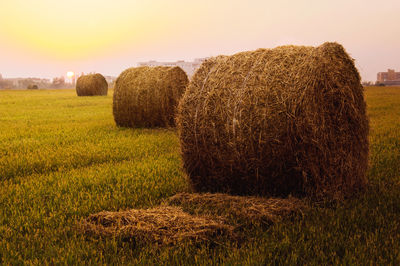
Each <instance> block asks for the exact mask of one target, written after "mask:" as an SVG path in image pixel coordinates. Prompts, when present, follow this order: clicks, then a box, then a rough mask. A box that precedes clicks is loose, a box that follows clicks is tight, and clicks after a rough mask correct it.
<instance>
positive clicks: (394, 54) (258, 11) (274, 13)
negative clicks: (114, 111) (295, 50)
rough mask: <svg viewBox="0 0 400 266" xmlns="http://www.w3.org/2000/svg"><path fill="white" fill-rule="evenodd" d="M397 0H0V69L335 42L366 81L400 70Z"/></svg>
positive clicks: (127, 63) (25, 73)
mask: <svg viewBox="0 0 400 266" xmlns="http://www.w3.org/2000/svg"><path fill="white" fill-rule="evenodd" d="M399 13H400V0H386V1H372V0H291V1H289V0H278V1H277V0H274V1H268V0H247V1H237V0H213V1H212V0H202V1H194V0H112V1H109V0H0V73H1V74H3V76H4V77H32V76H35V77H55V76H60V75H65V73H66V72H67V71H71V70H72V71H75V72H82V71H83V72H90V71H96V72H100V73H103V74H105V75H116V76H117V75H118V74H119V73H120V72H121V71H122V70H124V69H125V68H127V67H131V66H135V65H136V63H137V62H139V61H147V60H151V59H154V60H159V61H164V60H172V61H176V60H179V59H183V60H192V59H193V58H197V57H207V56H215V55H219V54H232V53H235V52H239V51H243V50H253V49H257V48H261V47H263V48H272V47H275V46H278V45H283V44H302V45H320V44H321V43H323V42H325V41H337V42H339V43H341V44H343V46H344V47H345V48H346V50H347V51H348V52H349V53H350V55H351V56H352V57H353V58H355V59H356V64H357V66H358V68H359V70H360V73H361V75H362V77H363V79H364V80H375V79H376V73H377V72H378V71H386V69H387V68H395V69H396V70H398V71H400V15H399Z"/></svg>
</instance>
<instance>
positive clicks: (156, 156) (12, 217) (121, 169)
mask: <svg viewBox="0 0 400 266" xmlns="http://www.w3.org/2000/svg"><path fill="white" fill-rule="evenodd" d="M366 99H367V104H368V113H369V117H370V124H371V135H370V141H371V146H370V147H371V156H370V170H369V172H368V179H369V187H368V191H367V192H366V193H365V194H363V195H361V196H360V197H359V198H357V199H353V200H348V201H346V202H344V203H342V204H338V205H337V206H331V205H330V206H323V204H322V205H318V206H317V205H316V206H314V207H313V208H312V209H311V210H308V211H306V212H305V213H304V214H303V215H302V216H301V217H300V216H297V217H294V218H292V219H288V220H284V221H283V222H281V223H279V224H275V225H272V226H270V227H269V228H265V227H254V228H251V229H249V232H247V234H248V236H249V238H248V240H247V241H245V242H244V243H242V244H241V245H240V246H238V245H236V244H235V243H232V242H230V241H229V240H228V239H226V240H225V241H224V242H223V243H222V245H217V246H208V245H193V244H190V243H181V244H179V245H176V246H171V247H155V246H152V245H147V244H144V243H137V244H136V245H134V244H133V243H130V242H124V241H122V240H118V239H106V240H95V239H86V238H85V237H84V236H82V235H81V234H79V233H78V232H77V230H76V225H77V224H78V222H79V221H80V220H81V219H83V218H85V217H87V216H88V215H89V214H91V213H95V212H99V211H101V210H124V209H129V208H134V207H140V208H141V207H150V206H154V205H157V204H159V203H160V202H161V201H162V200H163V199H165V198H167V197H169V196H171V195H173V194H175V193H177V192H180V191H185V190H187V189H188V188H187V183H186V181H185V178H184V174H183V172H182V170H181V160H180V156H179V144H178V139H177V136H176V133H175V131H174V130H172V129H171V130H165V129H154V130H148V129H139V130H131V129H123V128H118V127H116V126H115V124H114V121H113V117H112V97H111V96H107V97H76V96H75V91H74V90H39V91H0V264H23V263H31V264H43V263H47V264H82V263H85V264H104V263H109V264H127V263H129V264H222V263H224V264H263V263H266V264H304V263H307V264H332V263H335V264H336V263H344V264H395V265H399V264H400V88H390V87H370V88H367V89H366Z"/></svg>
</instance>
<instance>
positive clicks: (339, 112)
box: [177, 43, 369, 199]
mask: <svg viewBox="0 0 400 266" xmlns="http://www.w3.org/2000/svg"><path fill="white" fill-rule="evenodd" d="M177 123H178V129H179V136H180V143H181V150H182V155H183V162H184V168H185V169H186V172H187V174H188V176H189V179H190V182H191V185H192V187H193V189H194V190H195V191H202V192H203V191H204V192H228V193H235V194H261V195H283V196H286V195H288V194H299V195H308V196H311V197H316V198H320V199H321V198H322V199H342V198H344V197H346V196H351V195H352V194H353V193H355V192H357V191H358V190H360V189H362V188H363V187H364V186H365V184H366V176H365V174H366V169H367V163H368V130H369V126H368V119H367V116H366V104H365V101H364V96H363V87H362V85H361V84H360V75H359V73H358V71H357V69H356V68H355V66H354V61H353V59H352V58H350V57H349V55H348V54H347V53H346V52H345V50H344V48H343V47H342V46H341V45H339V44H337V43H324V44H323V45H321V46H319V47H305V46H281V47H277V48H275V49H259V50H256V51H250V52H242V53H238V54H235V55H233V56H222V57H217V58H212V59H210V60H208V61H206V62H205V63H204V64H203V65H202V66H201V67H200V69H199V70H198V71H197V72H196V73H195V75H194V76H193V78H192V81H191V83H190V85H189V86H188V89H187V90H186V92H185V94H184V97H183V98H182V100H181V102H180V106H179V111H178V117H177Z"/></svg>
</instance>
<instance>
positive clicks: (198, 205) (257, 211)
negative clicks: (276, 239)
mask: <svg viewBox="0 0 400 266" xmlns="http://www.w3.org/2000/svg"><path fill="white" fill-rule="evenodd" d="M165 204H166V205H169V206H179V207H182V209H183V210H184V211H188V212H190V213H193V214H195V215H210V216H218V217H225V218H226V219H229V218H231V219H235V220H239V221H240V222H241V223H245V224H251V225H260V224H267V225H270V224H273V223H277V222H280V221H281V220H282V219H283V218H284V217H287V216H290V215H292V214H296V213H301V212H302V211H303V210H304V209H306V207H307V206H306V204H305V203H304V202H303V201H301V200H299V199H297V198H294V197H290V198H285V199H281V198H262V197H253V196H247V197H246V196H232V195H228V194H221V193H204V194H197V193H179V194H176V195H174V196H172V197H170V198H169V199H167V200H166V201H165Z"/></svg>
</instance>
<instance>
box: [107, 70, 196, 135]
mask: <svg viewBox="0 0 400 266" xmlns="http://www.w3.org/2000/svg"><path fill="white" fill-rule="evenodd" d="M188 82H189V81H188V78H187V75H186V73H185V72H184V71H183V70H182V69H181V68H179V67H137V68H129V69H127V70H125V71H124V72H122V73H121V75H120V76H119V77H118V79H117V80H116V82H115V88H114V89H115V91H114V101H113V113H114V120H115V122H116V124H117V125H118V126H122V127H169V126H174V125H175V121H174V117H175V113H176V108H177V105H178V102H179V100H180V98H181V96H182V94H183V92H184V91H185V89H186V86H187V84H188Z"/></svg>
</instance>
